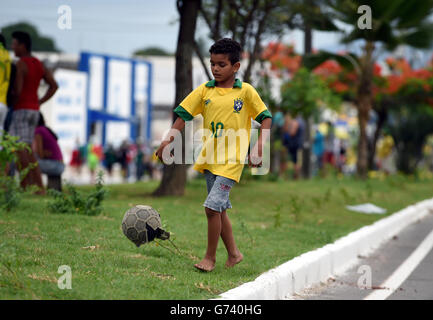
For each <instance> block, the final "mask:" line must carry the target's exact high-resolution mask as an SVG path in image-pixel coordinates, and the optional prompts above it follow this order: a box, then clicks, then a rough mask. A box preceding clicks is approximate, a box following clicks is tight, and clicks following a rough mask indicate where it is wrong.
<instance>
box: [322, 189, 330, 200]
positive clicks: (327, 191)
mask: <svg viewBox="0 0 433 320" xmlns="http://www.w3.org/2000/svg"><path fill="white" fill-rule="evenodd" d="M331 199H332V189H331V188H328V189H327V190H326V192H325V195H324V196H323V201H325V202H330V201H331Z"/></svg>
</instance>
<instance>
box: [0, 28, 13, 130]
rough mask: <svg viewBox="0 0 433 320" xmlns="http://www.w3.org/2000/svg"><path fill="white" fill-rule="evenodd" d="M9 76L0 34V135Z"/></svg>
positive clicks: (4, 48)
mask: <svg viewBox="0 0 433 320" xmlns="http://www.w3.org/2000/svg"><path fill="white" fill-rule="evenodd" d="M10 75H11V59H10V57H9V52H8V51H7V50H6V41H5V38H4V37H3V35H1V34H0V135H1V134H2V131H3V123H4V120H5V118H6V114H7V112H8V108H7V101H6V98H7V93H8V88H9V80H10Z"/></svg>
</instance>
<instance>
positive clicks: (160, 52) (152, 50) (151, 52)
mask: <svg viewBox="0 0 433 320" xmlns="http://www.w3.org/2000/svg"><path fill="white" fill-rule="evenodd" d="M133 54H134V55H136V56H171V55H172V54H171V53H169V52H167V51H165V50H164V49H162V48H159V47H147V48H144V49H139V50H136V51H134V53H133Z"/></svg>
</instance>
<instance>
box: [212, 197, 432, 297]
mask: <svg viewBox="0 0 433 320" xmlns="http://www.w3.org/2000/svg"><path fill="white" fill-rule="evenodd" d="M428 214H433V198H432V199H428V200H424V201H421V202H418V203H416V204H414V205H411V206H408V207H406V208H404V209H402V210H400V211H398V212H396V213H394V214H392V215H390V216H388V217H386V218H383V219H381V220H379V221H377V222H375V223H373V224H372V225H369V226H365V227H363V228H361V229H359V230H357V231H355V232H352V233H350V234H349V235H347V236H345V237H343V238H340V239H338V240H337V241H335V242H334V243H332V244H328V245H326V246H324V247H322V248H319V249H316V250H313V251H310V252H307V253H304V254H302V255H301V256H299V257H296V258H294V259H292V260H290V261H288V262H286V263H284V264H282V265H280V266H278V267H276V268H274V269H271V270H269V271H267V272H265V273H263V274H262V275H260V276H259V277H257V278H256V279H255V280H254V281H251V282H247V283H244V284H242V285H241V286H239V287H237V288H234V289H231V290H229V291H227V292H224V293H222V294H221V295H220V297H219V298H218V299H221V300H225V299H228V300H280V299H290V296H292V295H293V294H296V293H300V292H301V291H303V290H304V289H307V288H309V287H312V286H315V285H318V284H320V283H326V282H327V280H328V279H329V278H330V277H335V276H337V275H342V274H344V273H345V272H346V271H347V270H349V269H350V268H351V267H352V266H354V265H355V264H356V263H357V262H358V260H359V257H360V256H367V255H369V254H371V253H372V252H373V251H374V250H375V249H377V248H378V247H380V245H381V244H382V243H384V242H386V241H387V240H389V239H391V238H392V237H394V236H395V235H396V234H398V233H399V232H400V231H401V230H403V229H404V228H405V227H407V226H409V225H410V224H412V223H414V222H416V221H417V220H420V219H422V218H424V217H425V216H427V215H428Z"/></svg>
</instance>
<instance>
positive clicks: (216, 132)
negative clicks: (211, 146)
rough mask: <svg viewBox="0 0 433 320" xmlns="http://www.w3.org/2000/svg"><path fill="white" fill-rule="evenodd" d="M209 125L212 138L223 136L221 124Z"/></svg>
mask: <svg viewBox="0 0 433 320" xmlns="http://www.w3.org/2000/svg"><path fill="white" fill-rule="evenodd" d="M210 125H211V126H212V136H213V137H214V138H219V137H221V136H222V134H223V129H224V124H223V123H222V122H217V124H216V125H215V123H214V122H213V121H212V122H211V123H210Z"/></svg>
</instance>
